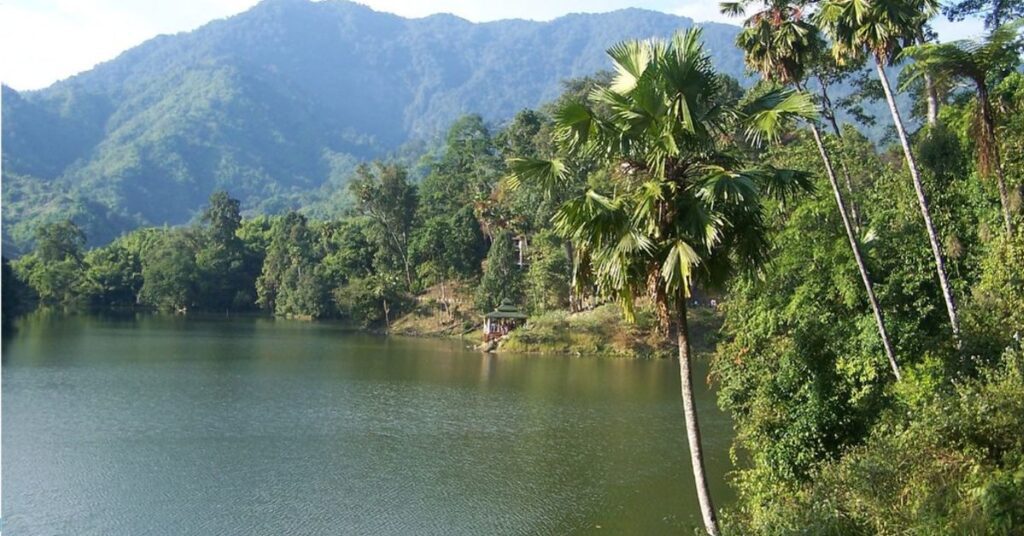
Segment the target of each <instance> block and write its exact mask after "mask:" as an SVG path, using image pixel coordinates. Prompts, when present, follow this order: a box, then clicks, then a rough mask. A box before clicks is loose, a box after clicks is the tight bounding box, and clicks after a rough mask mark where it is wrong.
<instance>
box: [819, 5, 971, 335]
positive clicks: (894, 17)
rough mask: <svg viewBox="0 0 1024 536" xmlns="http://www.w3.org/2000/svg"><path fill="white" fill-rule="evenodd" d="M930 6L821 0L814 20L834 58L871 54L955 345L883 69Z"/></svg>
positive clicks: (953, 320)
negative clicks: (897, 137)
mask: <svg viewBox="0 0 1024 536" xmlns="http://www.w3.org/2000/svg"><path fill="white" fill-rule="evenodd" d="M934 11H935V0H919V1H918V0H826V1H825V2H823V3H822V5H821V10H820V11H819V12H818V14H817V20H818V22H819V24H820V25H821V26H822V27H823V28H824V29H825V30H826V32H827V33H828V36H829V38H830V39H831V40H832V52H833V55H834V56H835V57H836V59H837V60H838V61H840V62H843V61H847V60H848V59H849V58H851V57H852V58H857V57H861V56H863V55H864V54H870V55H871V56H872V57H873V58H874V61H875V70H876V72H877V73H878V79H879V81H880V82H881V83H882V90H883V91H884V92H885V99H886V101H887V102H888V103H889V113H890V114H892V120H893V123H894V125H895V126H896V134H897V135H898V136H899V140H900V145H901V146H902V147H903V156H904V158H905V159H906V161H907V167H908V168H909V170H910V179H911V182H913V184H914V191H915V192H916V194H917V202H918V206H919V207H920V209H921V217H922V218H923V219H924V225H925V231H927V233H928V240H929V242H930V244H931V248H932V257H933V258H934V260H935V272H936V274H937V276H938V278H939V286H940V287H941V288H942V296H943V299H944V301H945V304H946V314H947V315H948V316H949V325H950V328H952V333H953V339H954V340H955V341H957V344H958V345H959V344H960V319H959V316H958V315H957V307H956V297H955V296H954V295H953V289H952V287H951V286H950V284H949V275H948V274H947V273H946V259H945V255H944V254H943V252H942V246H941V245H940V243H939V237H938V233H937V232H936V230H935V225H934V224H933V223H932V215H931V209H930V208H929V206H928V196H927V194H926V193H925V191H924V186H923V185H922V184H921V176H920V173H919V172H918V167H917V161H916V160H915V158H914V154H913V151H912V150H911V147H910V140H909V139H908V138H907V132H906V129H904V127H903V119H902V118H901V117H900V111H899V108H897V106H896V98H895V96H894V95H893V92H892V86H891V85H890V84H889V76H888V74H886V72H885V68H886V67H887V66H889V65H890V64H891V62H892V60H893V59H894V58H895V57H896V56H897V55H898V54H899V52H900V51H901V50H902V49H903V48H904V47H905V46H907V45H911V44H913V43H914V42H915V41H916V39H917V37H918V35H919V33H920V28H921V25H922V24H923V18H922V14H929V13H932V12H934Z"/></svg>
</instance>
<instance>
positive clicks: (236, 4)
mask: <svg viewBox="0 0 1024 536" xmlns="http://www.w3.org/2000/svg"><path fill="white" fill-rule="evenodd" d="M256 3H257V0H173V1H167V0H0V82H3V83H4V84H7V85H9V86H11V87H13V88H15V89H18V90H27V89H39V88H43V87H46V86H48V85H50V84H52V83H53V82H56V81H58V80H61V79H63V78H67V77H68V76H71V75H74V74H77V73H79V72H82V71H86V70H89V69H90V68H92V67H93V66H94V65H96V64H97V63H100V62H103V61H106V60H109V59H113V58H114V57H115V56H117V55H118V54H119V53H121V52H123V51H125V50H127V49H129V48H131V47H133V46H135V45H138V44H140V43H142V42H143V41H145V40H147V39H149V38H151V37H155V36H157V35H160V34H168V33H177V32H183V31H189V30H193V29H195V28H198V27H199V26H202V25H203V24H205V23H207V22H209V21H211V20H214V19H220V18H224V17H228V16H231V15H234V14H236V13H241V12H242V11H245V10H247V9H249V8H250V7H252V6H253V5H255V4H256ZM359 3H362V4H366V5H368V6H370V7H372V8H373V9H375V10H377V11H386V12H390V13H396V14H398V15H402V16H404V17H423V16H427V15H431V14H434V13H453V14H455V15H458V16H460V17H462V18H465V19H468V20H471V21H474V22H484V21H491V20H498V19H507V18H521V19H531V20H551V19H553V18H556V17H559V16H561V15H565V14H567V13H579V12H588V13H600V12H606V11H612V10H616V9H622V8H627V7H639V8H645V9H652V10H656V11H663V12H666V13H672V14H675V15H683V16H686V17H690V18H692V19H694V20H696V21H698V22H700V21H718V22H732V23H734V24H739V22H740V21H739V20H736V19H728V18H726V17H724V16H723V15H721V14H720V13H719V12H718V0H516V1H514V2H513V1H498V0H360V1H359ZM933 25H934V27H935V29H936V30H937V31H938V32H939V37H940V39H942V40H952V39H960V38H963V37H974V36H977V35H979V34H980V33H981V32H982V26H981V22H980V21H976V20H975V21H966V22H960V23H950V22H948V21H946V20H945V19H944V18H937V19H936V20H935V21H934V23H933Z"/></svg>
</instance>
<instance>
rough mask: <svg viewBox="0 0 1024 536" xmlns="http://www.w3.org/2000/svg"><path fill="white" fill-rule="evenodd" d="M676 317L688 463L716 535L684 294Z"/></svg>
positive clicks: (708, 525) (702, 511)
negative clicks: (692, 367)
mask: <svg viewBox="0 0 1024 536" xmlns="http://www.w3.org/2000/svg"><path fill="white" fill-rule="evenodd" d="M676 309H677V314H678V315H679V327H678V329H677V330H676V331H677V335H676V336H677V338H678V344H679V394H680V395H681V396H682V398H683V417H684V419H685V420H686V439H687V441H688V443H689V446H690V464H691V465H692V466H693V480H694V484H696V486H697V502H698V503H699V504H700V515H701V517H702V518H703V519H704V530H706V531H707V533H708V534H709V535H710V536H718V519H717V518H716V517H715V505H714V504H713V503H712V502H711V491H710V490H709V489H708V479H707V476H705V474H704V450H703V447H702V446H701V443H700V423H699V422H697V407H696V403H695V401H694V399H693V374H692V372H691V370H690V365H691V361H690V329H689V325H688V323H687V320H686V292H680V293H679V296H678V297H676Z"/></svg>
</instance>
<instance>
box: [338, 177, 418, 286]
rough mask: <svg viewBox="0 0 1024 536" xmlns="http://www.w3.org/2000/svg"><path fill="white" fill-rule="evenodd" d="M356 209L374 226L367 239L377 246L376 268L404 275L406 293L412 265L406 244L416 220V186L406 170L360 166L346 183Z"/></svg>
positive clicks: (411, 275) (410, 237)
mask: <svg viewBox="0 0 1024 536" xmlns="http://www.w3.org/2000/svg"><path fill="white" fill-rule="evenodd" d="M349 191H350V192H352V196H353V197H354V198H355V200H356V210H357V211H358V212H359V213H360V214H362V215H364V216H366V217H367V218H368V219H369V221H371V222H372V223H373V226H372V227H371V229H372V233H371V234H370V239H371V240H372V241H373V242H374V244H375V245H376V246H377V257H376V259H374V261H375V266H377V267H378V269H380V270H383V271H398V272H402V273H403V274H404V275H405V284H406V290H412V288H413V266H412V258H411V252H410V251H409V242H410V240H411V239H412V229H413V224H414V223H415V218H416V206H417V194H416V186H415V185H414V184H412V183H411V182H409V177H408V174H407V173H406V170H405V168H403V167H401V166H399V165H396V164H385V163H382V162H377V163H375V164H374V165H373V166H372V167H371V166H367V165H362V166H359V168H358V169H357V170H356V178H355V179H353V181H352V182H351V183H350V184H349Z"/></svg>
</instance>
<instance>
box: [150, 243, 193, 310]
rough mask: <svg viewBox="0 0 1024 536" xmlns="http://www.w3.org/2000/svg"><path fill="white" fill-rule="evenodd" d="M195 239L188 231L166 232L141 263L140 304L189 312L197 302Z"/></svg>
mask: <svg viewBox="0 0 1024 536" xmlns="http://www.w3.org/2000/svg"><path fill="white" fill-rule="evenodd" d="M195 242H196V239H195V237H194V236H192V235H191V233H189V232H188V231H177V230H176V231H167V232H165V233H163V234H162V235H161V236H160V237H159V239H157V241H156V243H154V244H153V245H152V246H151V248H150V249H149V251H148V254H147V255H146V257H145V258H143V259H142V279H143V284H142V289H141V290H140V292H139V300H140V301H141V302H142V303H145V304H147V305H151V306H153V307H155V308H157V309H161V310H165V311H176V312H177V311H187V310H188V309H189V308H190V307H192V306H193V305H194V304H195V303H196V300H197V298H198V292H199V288H198V286H199V285H198V281H199V268H198V266H197V265H196V258H195Z"/></svg>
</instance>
